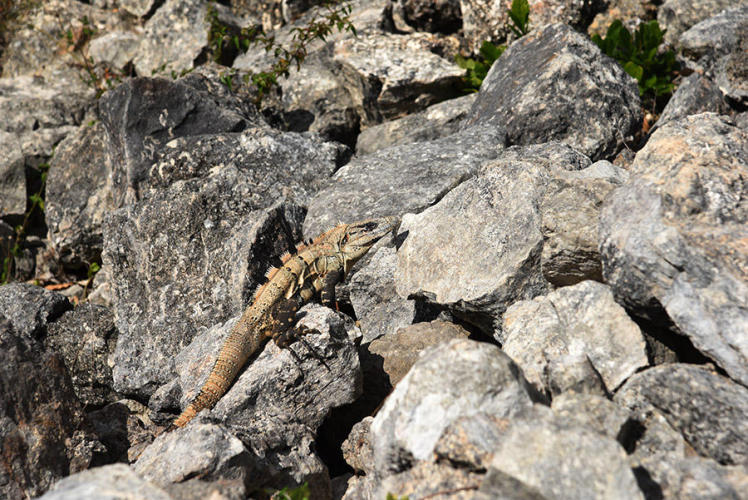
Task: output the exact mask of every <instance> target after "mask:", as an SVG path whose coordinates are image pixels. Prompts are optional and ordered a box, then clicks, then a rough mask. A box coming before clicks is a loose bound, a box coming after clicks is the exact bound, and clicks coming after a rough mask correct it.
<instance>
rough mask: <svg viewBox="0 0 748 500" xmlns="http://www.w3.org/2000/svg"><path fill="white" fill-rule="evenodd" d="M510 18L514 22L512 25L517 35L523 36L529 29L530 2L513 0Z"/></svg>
mask: <svg viewBox="0 0 748 500" xmlns="http://www.w3.org/2000/svg"><path fill="white" fill-rule="evenodd" d="M509 18H510V19H511V20H512V22H513V23H514V26H510V28H511V29H512V31H513V32H514V33H515V34H516V35H517V36H523V35H526V34H527V31H528V22H527V21H528V19H529V18H530V4H529V2H528V1H527V0H512V7H511V8H510V9H509Z"/></svg>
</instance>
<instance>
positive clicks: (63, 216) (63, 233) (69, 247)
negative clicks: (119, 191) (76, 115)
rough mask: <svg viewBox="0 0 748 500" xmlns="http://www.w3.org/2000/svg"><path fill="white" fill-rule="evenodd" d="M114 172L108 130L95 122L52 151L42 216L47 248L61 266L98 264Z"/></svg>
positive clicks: (74, 266)
mask: <svg viewBox="0 0 748 500" xmlns="http://www.w3.org/2000/svg"><path fill="white" fill-rule="evenodd" d="M112 170H113V168H112V163H111V161H110V158H109V154H108V151H107V136H106V131H105V129H104V125H103V124H102V123H101V122H99V121H96V122H95V123H93V124H85V125H82V126H81V127H80V128H79V129H78V130H77V131H76V132H74V133H72V134H70V135H69V136H68V137H67V138H65V139H64V140H63V141H62V142H61V143H60V144H59V146H58V147H57V149H56V150H55V156H54V157H53V158H52V161H51V162H50V169H49V174H48V176H47V185H46V207H45V211H44V216H45V220H46V222H47V227H48V228H49V238H50V243H51V244H52V247H53V248H54V249H55V252H56V253H57V257H58V258H59V260H60V261H61V262H62V263H63V264H64V265H65V266H68V267H72V268H76V267H87V266H89V265H90V264H91V263H92V262H99V261H100V259H101V250H102V244H103V241H102V240H103V236H102V232H101V224H102V222H103V220H104V217H106V215H107V214H108V213H109V212H110V211H111V210H113V209H114V202H113V200H112V192H111V186H110V185H109V183H108V177H109V174H110V173H111V172H112Z"/></svg>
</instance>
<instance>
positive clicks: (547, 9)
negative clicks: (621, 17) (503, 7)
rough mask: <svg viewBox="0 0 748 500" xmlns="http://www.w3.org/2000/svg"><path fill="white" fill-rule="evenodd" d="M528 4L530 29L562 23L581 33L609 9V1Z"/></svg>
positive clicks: (537, 0) (533, 1) (544, 0)
mask: <svg viewBox="0 0 748 500" xmlns="http://www.w3.org/2000/svg"><path fill="white" fill-rule="evenodd" d="M640 1H644V2H646V1H647V0H640ZM528 3H529V5H530V16H529V20H530V27H531V28H537V27H542V26H544V25H546V24H552V23H564V24H566V25H569V26H571V27H572V28H574V29H575V30H577V31H581V32H585V31H587V27H588V26H589V25H590V23H591V22H592V20H593V18H594V17H595V15H596V14H598V13H599V12H603V11H608V10H609V9H610V4H609V0H582V1H580V0H530V1H529V2H528ZM611 3H612V2H611ZM510 23H511V21H510Z"/></svg>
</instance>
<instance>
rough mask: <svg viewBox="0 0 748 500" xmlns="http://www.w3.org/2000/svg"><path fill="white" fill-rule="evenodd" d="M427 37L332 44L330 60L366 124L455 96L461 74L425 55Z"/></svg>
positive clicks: (380, 36) (363, 39) (386, 36)
mask: <svg viewBox="0 0 748 500" xmlns="http://www.w3.org/2000/svg"><path fill="white" fill-rule="evenodd" d="M429 42H430V36H429V35H425V34H411V35H389V34H381V33H380V34H378V35H371V36H367V35H360V36H358V37H355V38H347V39H344V40H341V41H339V42H336V43H335V48H334V54H333V61H334V62H335V63H336V64H338V65H340V67H341V73H342V76H343V77H344V78H345V81H346V87H347V88H349V89H351V92H352V95H353V100H354V102H356V103H360V105H361V106H362V107H363V109H364V111H365V113H366V116H367V118H368V120H369V121H371V122H374V123H376V122H378V121H379V116H382V117H384V118H385V119H392V118H397V117H400V116H403V115H405V114H408V113H412V112H414V111H420V110H422V109H425V108H426V107H428V106H429V105H431V104H434V103H437V102H439V101H443V100H445V99H449V98H452V97H457V96H458V95H459V90H460V86H461V85H462V81H461V78H462V76H463V74H464V72H465V71H464V70H463V69H462V68H460V67H459V66H457V64H455V63H453V62H450V61H448V60H446V59H444V58H442V57H439V56H438V55H436V54H434V53H432V52H431V51H430V50H429V47H428V43H429Z"/></svg>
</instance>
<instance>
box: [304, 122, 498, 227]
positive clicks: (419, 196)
mask: <svg viewBox="0 0 748 500" xmlns="http://www.w3.org/2000/svg"><path fill="white" fill-rule="evenodd" d="M503 145H504V136H503V134H502V133H501V132H500V131H498V130H496V129H494V128H493V127H491V128H488V127H473V128H471V129H468V130H465V131H463V132H460V133H457V134H453V135H451V136H447V137H444V138H442V139H437V140H434V141H429V142H422V143H418V144H411V145H407V146H399V147H393V148H388V149H384V150H381V151H377V152H376V153H374V154H371V155H367V156H363V157H361V158H357V159H354V160H353V161H351V162H350V163H348V164H347V165H345V166H344V167H343V168H341V169H340V170H338V171H337V172H336V173H335V175H334V176H333V177H332V179H331V180H330V181H329V184H328V187H326V188H324V189H322V190H321V191H320V192H319V193H318V194H317V195H316V196H315V197H314V198H313V199H312V201H311V202H310V203H309V212H308V214H307V217H306V219H305V221H304V235H305V237H307V238H308V237H312V236H316V235H317V234H319V233H320V232H322V231H325V230H327V229H329V228H330V227H332V226H334V225H335V224H337V223H338V222H339V221H341V220H342V221H343V222H353V221H356V220H362V219H366V218H369V217H378V216H382V215H401V214H403V213H405V212H420V211H421V210H423V209H424V208H426V207H428V206H430V205H433V204H434V203H436V202H437V201H439V200H440V199H441V198H442V197H443V196H444V195H445V194H446V193H447V192H449V190H451V189H453V188H454V187H455V186H457V185H458V184H460V183H461V182H462V181H464V180H465V179H467V178H469V177H471V176H472V175H474V173H475V172H476V171H477V170H478V169H479V168H480V166H481V164H483V163H484V162H486V161H488V160H491V159H493V158H496V156H497V155H498V154H499V153H500V152H501V150H502V149H503Z"/></svg>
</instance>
